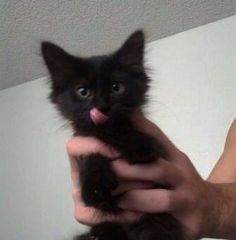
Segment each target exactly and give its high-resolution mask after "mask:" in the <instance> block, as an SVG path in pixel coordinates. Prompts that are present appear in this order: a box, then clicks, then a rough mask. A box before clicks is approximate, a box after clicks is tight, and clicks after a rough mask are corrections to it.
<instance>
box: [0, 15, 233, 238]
mask: <svg viewBox="0 0 236 240" xmlns="http://www.w3.org/2000/svg"><path fill="white" fill-rule="evenodd" d="M235 25H236V16H234V17H231V18H228V19H224V20H221V21H218V22H215V23H213V24H209V25H206V26H203V27H199V28H196V29H193V30H190V31H187V32H184V33H181V34H178V35H175V36H172V37H169V38H166V39H163V40H160V41H156V42H153V43H151V44H149V45H148V49H149V50H150V51H149V52H148V54H147V59H148V61H149V64H151V66H152V69H153V71H152V75H153V78H154V79H155V80H154V82H153V89H152V91H151V96H152V97H151V103H150V105H149V107H148V109H147V111H148V112H149V113H150V115H151V118H152V119H153V120H155V122H156V123H158V124H159V125H160V126H161V127H162V128H163V130H164V131H166V132H167V134H168V135H169V136H170V137H171V139H172V140H173V141H174V142H175V143H176V144H177V145H178V146H179V147H180V148H181V149H182V150H183V151H185V152H186V153H187V154H188V155H189V156H190V157H191V159H192V160H193V162H194V164H195V166H196V167H197V169H198V170H199V171H200V173H201V174H202V176H204V177H206V176H207V174H208V173H209V171H210V169H211V168H212V166H213V165H214V163H215V162H216V160H217V159H218V157H219V155H220V153H221V152H222V148H223V145H224V140H225V136H226V133H227V129H228V127H229V125H230V123H231V122H232V120H233V119H234V118H235V115H236V114H235V112H236V111H235V106H236V81H235V79H236V54H235V52H236V50H235V49H236V29H235ZM47 95H48V85H47V84H46V80H45V79H38V80H35V81H31V82H29V83H27V84H23V85H19V86H17V87H14V88H10V89H6V90H3V91H0V114H1V115H0V136H1V138H0V153H1V160H0V164H1V165H0V177H1V179H0V186H1V191H0V215H1V218H0V239H4V240H19V239H26V240H28V239H30V240H42V239H43V240H49V239H50V240H52V239H53V240H60V239H67V238H69V237H70V236H71V235H72V233H75V232H77V231H80V229H81V226H80V225H79V224H77V223H76V222H75V221H74V220H73V210H72V201H71V197H70V176H69V164H68V161H67V156H66V152H65V142H66V140H67V139H68V137H69V136H70V130H69V128H68V127H65V126H64V123H65V122H64V121H62V120H61V119H60V117H59V116H58V115H57V114H56V112H55V110H54V109H53V107H52V106H51V105H50V104H49V102H48V101H47V99H46V98H47Z"/></svg>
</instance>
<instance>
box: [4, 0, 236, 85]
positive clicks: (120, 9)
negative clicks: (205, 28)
mask: <svg viewBox="0 0 236 240" xmlns="http://www.w3.org/2000/svg"><path fill="white" fill-rule="evenodd" d="M234 14H236V0H227V1H224V0H198V1H196V0H146V1H144V0H110V1H108V0H90V1H88V0H70V1H68V0H40V1H38V0H21V1H19V0H0V56H1V57H0V89H4V88H8V87H11V86H15V85H17V84H21V83H24V82H27V81H30V80H34V79H36V78H39V77H42V76H45V75H46V74H47V72H46V70H45V68H44V66H43V63H42V59H41V56H40V51H39V46H40V42H41V41H42V40H50V41H55V42H56V43H58V44H60V45H61V46H63V47H65V48H66V49H67V50H68V51H70V52H72V53H77V54H81V55H91V54H100V53H103V52H109V51H110V50H112V49H114V48H116V47H118V46H119V44H120V43H121V41H123V40H124V39H125V38H126V37H127V36H128V35H129V34H130V33H131V32H132V31H134V30H135V29H137V28H143V29H145V32H146V33H147V36H148V38H147V40H148V41H153V40H157V39H160V38H163V37H165V36H168V35H171V34H174V33H178V32H182V31H185V30H187V29H190V28H193V27H196V26H200V25H203V24H206V23H209V22H213V21H216V20H218V19H221V18H224V17H227V16H231V15H234Z"/></svg>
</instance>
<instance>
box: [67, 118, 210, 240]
mask: <svg viewBox="0 0 236 240" xmlns="http://www.w3.org/2000/svg"><path fill="white" fill-rule="evenodd" d="M134 124H136V126H137V128H139V129H140V130H142V131H144V132H145V133H147V134H150V135H152V136H153V137H155V138H156V139H157V140H158V141H160V142H161V143H162V144H163V145H164V147H165V149H166V151H167V157H166V159H157V160H156V162H154V163H151V164H147V165H132V166H130V165H129V164H127V162H126V161H124V160H116V161H113V162H112V163H111V164H112V166H113V168H114V170H115V172H116V173H117V175H118V177H119V178H120V179H121V184H120V186H119V187H118V189H116V191H115V193H114V194H117V193H125V194H124V196H123V197H122V199H121V201H120V202H119V206H120V207H121V208H122V209H123V211H122V212H121V213H120V214H119V215H117V216H112V215H106V214H104V213H101V212H100V211H99V210H97V209H94V208H91V207H87V206H85V205H84V204H83V202H82V200H81V196H80V187H79V184H78V183H79V176H78V172H79V171H78V164H77V163H76V160H75V158H76V156H80V155H81V154H85V153H90V152H100V153H102V154H104V155H106V156H108V157H111V158H112V157H114V156H117V152H116V151H115V150H114V149H111V148H109V147H107V146H106V145H105V144H103V143H101V142H100V141H99V140H97V139H95V138H90V137H74V138H72V139H71V140H69V142H68V144H67V151H68V154H69V156H70V162H71V175H72V180H73V199H74V206H75V210H74V215H75V218H76V219H77V220H78V221H79V222H81V223H84V224H96V223H99V222H101V221H105V220H118V221H119V220H121V221H124V220H128V221H129V220H130V221H133V220H135V219H138V218H139V217H140V216H141V215H142V214H144V213H162V212H169V213H171V214H172V215H173V216H174V217H176V219H178V220H179V221H180V222H181V223H182V225H183V227H184V230H185V233H186V235H187V236H188V238H189V239H191V238H196V237H198V236H200V235H201V234H203V233H205V232H207V231H209V228H211V226H210V224H209V223H210V221H208V220H207V219H208V216H210V215H211V214H208V213H210V212H211V207H212V204H211V198H212V196H214V190H213V189H212V187H211V184H209V183H207V182H205V181H204V180H202V179H201V177H200V176H199V174H198V173H197V171H196V170H195V168H194V167H193V165H192V164H191V162H190V160H189V159H188V157H187V156H186V155H185V154H184V153H182V152H181V151H180V150H179V149H177V148H176V147H175V146H174V145H173V143H172V142H171V141H170V140H169V139H168V138H167V137H166V136H165V135H164V134H163V133H162V131H161V130H160V129H159V128H158V127H157V126H155V125H154V124H153V123H151V122H150V121H148V120H146V119H145V118H143V117H142V116H140V115H137V116H135V118H134ZM153 183H155V184H162V185H165V186H166V185H167V186H169V187H170V188H168V189H151V188H152V186H153Z"/></svg>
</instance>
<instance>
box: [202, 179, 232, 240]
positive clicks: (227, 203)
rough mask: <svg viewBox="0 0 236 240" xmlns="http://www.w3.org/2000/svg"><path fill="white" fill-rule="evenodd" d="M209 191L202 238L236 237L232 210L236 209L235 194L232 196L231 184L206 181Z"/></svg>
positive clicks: (203, 218)
mask: <svg viewBox="0 0 236 240" xmlns="http://www.w3.org/2000/svg"><path fill="white" fill-rule="evenodd" d="M206 185H207V189H208V192H207V194H206V195H205V196H206V201H205V210H204V211H203V215H202V219H201V226H200V228H199V229H200V231H199V233H200V234H199V236H200V238H203V237H204V238H226V239H236V232H235V221H232V212H234V211H235V210H236V207H235V200H234V199H235V198H232V197H235V196H231V189H230V188H229V185H230V184H218V183H210V182H207V181H206Z"/></svg>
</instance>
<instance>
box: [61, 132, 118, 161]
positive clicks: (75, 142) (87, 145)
mask: <svg viewBox="0 0 236 240" xmlns="http://www.w3.org/2000/svg"><path fill="white" fill-rule="evenodd" d="M66 149H67V152H68V155H69V156H74V157H75V156H80V155H83V154H88V153H91V152H93V153H94V152H99V153H101V154H104V155H105V156H107V157H111V158H113V157H114V156H119V155H120V154H119V153H118V152H117V151H116V150H115V149H113V148H112V147H109V146H107V145H106V144H104V143H103V142H102V141H100V140H98V139H96V138H94V137H80V136H76V137H73V138H71V139H70V140H69V141H68V142H67V144H66Z"/></svg>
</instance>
